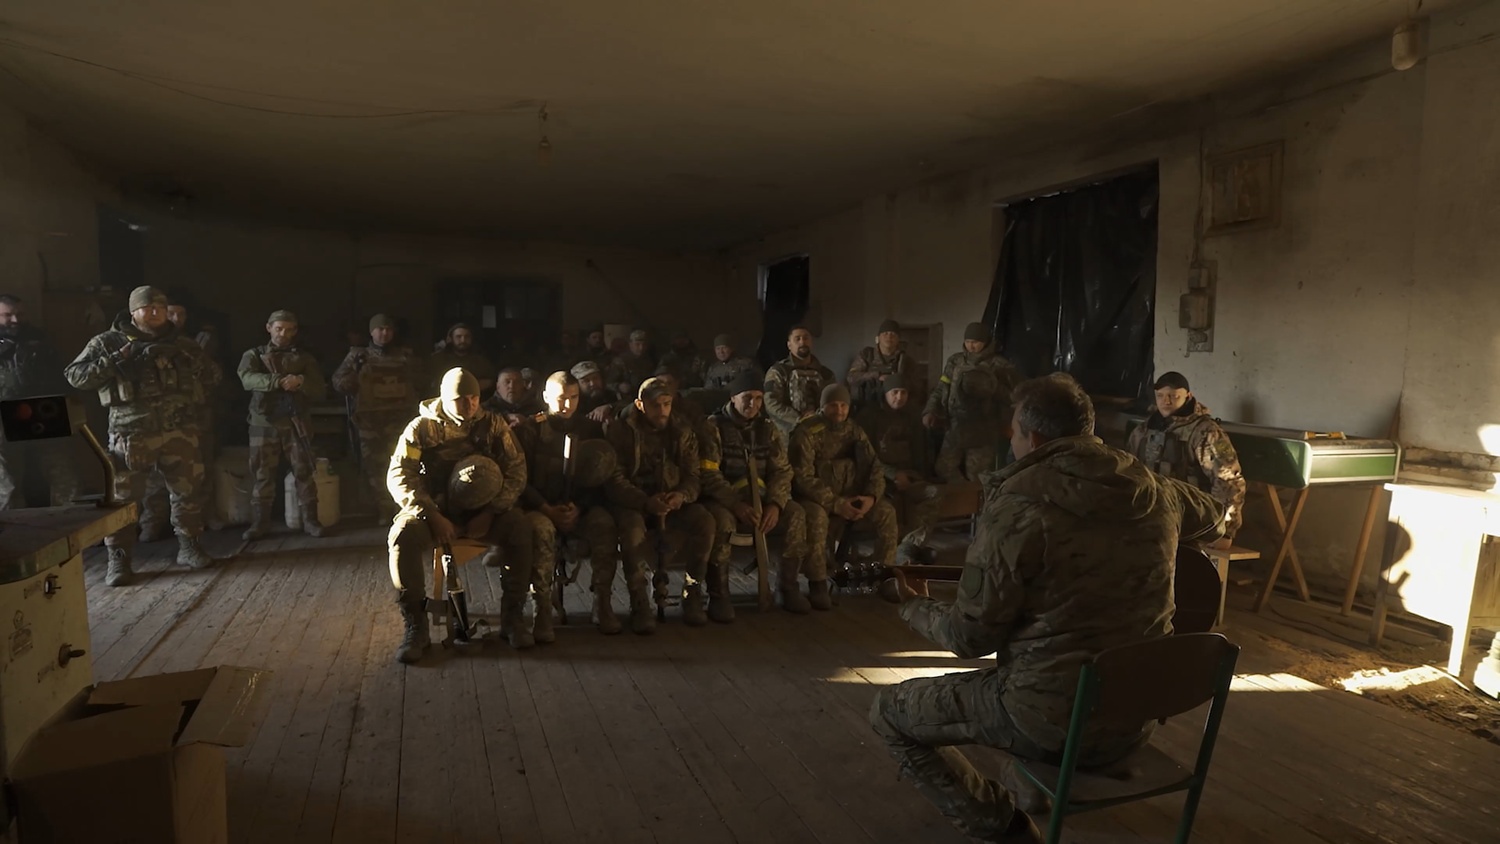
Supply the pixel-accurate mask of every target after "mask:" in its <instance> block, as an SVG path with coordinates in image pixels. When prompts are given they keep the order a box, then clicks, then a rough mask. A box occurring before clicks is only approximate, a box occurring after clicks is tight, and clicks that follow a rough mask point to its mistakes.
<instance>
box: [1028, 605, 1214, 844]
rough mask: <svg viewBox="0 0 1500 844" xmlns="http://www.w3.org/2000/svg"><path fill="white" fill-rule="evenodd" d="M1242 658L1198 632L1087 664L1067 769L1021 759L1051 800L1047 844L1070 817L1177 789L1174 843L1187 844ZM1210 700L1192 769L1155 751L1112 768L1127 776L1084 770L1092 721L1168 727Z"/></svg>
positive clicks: (1145, 750)
mask: <svg viewBox="0 0 1500 844" xmlns="http://www.w3.org/2000/svg"><path fill="white" fill-rule="evenodd" d="M1239 652H1240V649H1239V646H1238V645H1234V644H1232V643H1230V642H1229V640H1228V639H1225V638H1224V637H1223V636H1221V635H1219V634H1217V633H1191V634H1187V635H1181V636H1168V637H1166V638H1163V639H1154V640H1152V641H1150V642H1142V643H1140V644H1135V645H1125V646H1123V647H1119V648H1111V649H1109V650H1107V651H1105V652H1104V653H1101V654H1099V655H1098V656H1097V657H1095V658H1094V660H1093V661H1092V662H1090V663H1088V664H1086V665H1084V666H1083V670H1082V672H1081V673H1080V674H1079V676H1078V694H1077V697H1076V698H1075V700H1074V702H1073V717H1072V722H1071V723H1070V725H1069V727H1068V738H1067V743H1066V744H1065V745H1064V747H1063V754H1062V762H1061V764H1059V765H1046V764H1042V763H1040V762H1032V761H1027V760H1022V759H1017V760H1016V770H1018V771H1019V772H1020V773H1021V774H1022V775H1023V776H1025V777H1026V778H1027V779H1028V780H1030V781H1031V782H1032V783H1033V784H1035V785H1036V786H1037V787H1038V788H1040V789H1041V790H1042V791H1043V792H1044V793H1045V794H1046V795H1047V796H1048V797H1049V798H1051V800H1052V815H1051V818H1050V820H1049V822H1048V826H1047V842H1048V844H1057V842H1058V841H1060V840H1061V838H1062V828H1063V819H1064V818H1066V817H1067V816H1068V815H1076V814H1079V813H1081V812H1088V811H1093V810H1095V809H1103V808H1107V807H1109V806H1117V805H1119V804H1121V803H1129V802H1133V801H1136V800H1145V799H1147V798H1151V797H1156V796H1158V795H1161V794H1170V793H1172V792H1175V791H1186V792H1187V800H1186V803H1185V804H1184V806H1183V809H1182V817H1181V820H1180V821H1179V823H1178V827H1177V837H1176V839H1175V840H1176V841H1177V844H1186V842H1187V840H1188V836H1189V835H1191V834H1192V830H1193V817H1194V815H1195V814H1196V813H1197V811H1198V800H1199V798H1200V797H1201V796H1202V794H1203V785H1204V783H1205V782H1206V781H1207V779H1208V765H1209V761H1210V760H1211V759H1212V757H1213V751H1214V740H1215V739H1216V738H1217V737H1218V734H1219V723H1220V721H1221V720H1222V719H1223V717H1224V704H1225V703H1226V702H1227V701H1228V699H1229V686H1230V683H1231V682H1232V681H1233V680H1234V664H1235V661H1236V660H1237V659H1238V657H1239ZM1208 700H1212V701H1213V706H1212V707H1210V708H1209V711H1208V718H1207V720H1206V722H1205V723H1204V727H1203V736H1202V739H1201V740H1200V742H1199V745H1198V758H1197V760H1196V761H1195V762H1194V764H1193V768H1192V770H1188V769H1185V768H1183V767H1182V766H1180V765H1178V764H1177V763H1176V762H1174V761H1173V760H1172V759H1171V758H1170V757H1168V756H1167V755H1166V754H1164V753H1162V752H1161V751H1159V750H1157V749H1155V748H1153V747H1151V746H1150V745H1147V746H1146V747H1144V748H1142V749H1140V750H1138V751H1136V752H1135V753H1134V754H1132V755H1131V756H1130V757H1128V758H1127V759H1125V760H1124V761H1123V762H1121V763H1119V764H1117V765H1114V766H1111V770H1123V771H1126V772H1128V774H1127V775H1126V776H1110V775H1103V774H1089V773H1086V772H1082V771H1079V770H1078V757H1079V754H1080V752H1081V751H1082V747H1081V744H1082V740H1083V733H1084V727H1085V726H1086V725H1087V724H1088V723H1089V721H1090V720H1091V719H1094V718H1100V719H1109V720H1111V721H1124V722H1136V721H1139V722H1141V723H1146V722H1148V721H1156V720H1160V721H1165V720H1166V719H1167V718H1170V717H1172V716H1174V715H1181V714H1182V713H1184V712H1187V711H1189V710H1191V709H1194V708H1196V707H1198V706H1199V705H1201V704H1202V703H1203V702H1204V701H1208Z"/></svg>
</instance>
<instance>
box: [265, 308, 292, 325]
mask: <svg viewBox="0 0 1500 844" xmlns="http://www.w3.org/2000/svg"><path fill="white" fill-rule="evenodd" d="M273 322H290V323H291V324H292V325H296V324H297V315H296V314H294V313H292V312H291V311H288V310H286V309H285V308H283V309H281V310H275V311H272V312H271V315H270V316H268V317H266V324H267V325H270V324H271V323H273Z"/></svg>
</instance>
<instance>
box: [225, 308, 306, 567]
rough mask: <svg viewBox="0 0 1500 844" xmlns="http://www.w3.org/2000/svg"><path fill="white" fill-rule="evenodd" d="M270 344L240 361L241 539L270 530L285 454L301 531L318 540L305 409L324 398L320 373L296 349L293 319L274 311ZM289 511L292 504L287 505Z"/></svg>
mask: <svg viewBox="0 0 1500 844" xmlns="http://www.w3.org/2000/svg"><path fill="white" fill-rule="evenodd" d="M266 333H267V334H269V335H270V338H271V342H269V343H267V344H265V345H263V346H256V347H255V348H253V349H250V350H249V351H247V352H245V354H244V356H242V357H241V358H240V367H239V374H240V384H242V385H243V386H244V388H245V389H246V390H249V391H250V475H251V476H252V477H253V478H254V479H255V481H254V483H255V486H254V488H253V489H252V491H251V495H250V527H248V528H246V529H245V533H244V538H245V541H247V542H249V541H252V540H256V539H260V538H261V537H262V536H265V535H266V534H267V533H268V532H269V531H270V529H271V509H272V505H273V500H274V499H275V496H276V476H277V470H278V469H280V468H281V455H282V454H283V453H284V454H286V458H287V462H288V463H290V464H291V467H292V477H294V478H296V479H297V503H298V504H299V505H300V506H301V511H302V529H303V530H304V531H305V532H306V533H307V535H308V536H322V535H323V525H322V524H321V523H320V522H319V521H318V486H317V484H316V483H314V482H313V460H314V455H313V452H312V420H311V419H310V418H309V416H308V405H309V404H311V403H312V402H317V401H322V400H323V399H324V398H326V397H327V396H328V385H327V384H326V383H324V381H323V370H322V368H321V367H319V366H318V361H317V359H316V358H314V357H313V356H312V354H310V353H309V352H308V351H307V350H305V349H303V348H301V347H299V346H298V345H297V315H296V314H294V313H292V312H291V311H286V310H280V311H272V312H271V315H270V316H269V317H267V318H266ZM287 506H289V507H290V506H291V502H290V501H289V502H287Z"/></svg>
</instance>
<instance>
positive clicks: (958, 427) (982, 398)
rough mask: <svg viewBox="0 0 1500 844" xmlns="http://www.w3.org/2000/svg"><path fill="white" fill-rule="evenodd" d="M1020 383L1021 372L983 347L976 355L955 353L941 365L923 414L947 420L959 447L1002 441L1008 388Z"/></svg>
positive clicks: (1007, 415)
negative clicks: (940, 374) (938, 377)
mask: <svg viewBox="0 0 1500 844" xmlns="http://www.w3.org/2000/svg"><path fill="white" fill-rule="evenodd" d="M1019 383H1021V372H1020V370H1018V369H1016V368H1015V366H1013V365H1012V364H1011V362H1010V361H1008V360H1006V359H1005V358H1003V357H1001V356H999V355H997V354H995V352H994V350H993V347H992V346H986V347H985V348H984V350H983V351H981V352H979V353H978V354H970V353H969V352H957V353H955V354H953V355H951V356H949V358H948V362H947V363H945V364H944V365H943V377H942V378H940V379H938V383H937V386H936V387H934V388H933V390H932V395H930V396H928V397H927V408H926V410H925V411H924V412H925V413H931V414H934V415H936V416H937V417H938V418H939V419H943V420H945V421H947V422H948V425H949V431H948V436H950V437H957V438H958V439H959V445H960V447H961V448H979V447H981V446H985V445H994V444H995V443H996V442H998V441H1000V440H1003V439H1004V437H1003V436H1002V435H1001V433H1002V432H1003V431H1004V430H1005V428H1006V427H1007V426H1009V425H1010V391H1011V390H1013V389H1015V386H1016V385H1017V384H1019Z"/></svg>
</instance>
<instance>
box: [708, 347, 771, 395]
mask: <svg viewBox="0 0 1500 844" xmlns="http://www.w3.org/2000/svg"><path fill="white" fill-rule="evenodd" d="M741 372H757V373H758V372H760V367H758V366H756V365H755V361H753V360H751V359H750V358H747V357H745V356H744V355H737V356H735V357H732V358H730V359H729V360H725V361H720V360H715V361H714V362H713V363H710V364H709V365H708V371H707V372H705V373H704V375H703V386H705V387H709V388H711V389H715V390H722V389H724V388H725V387H728V386H729V382H731V381H733V380H734V379H735V378H736V377H737V376H738V375H739V374H740V373H741Z"/></svg>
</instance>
